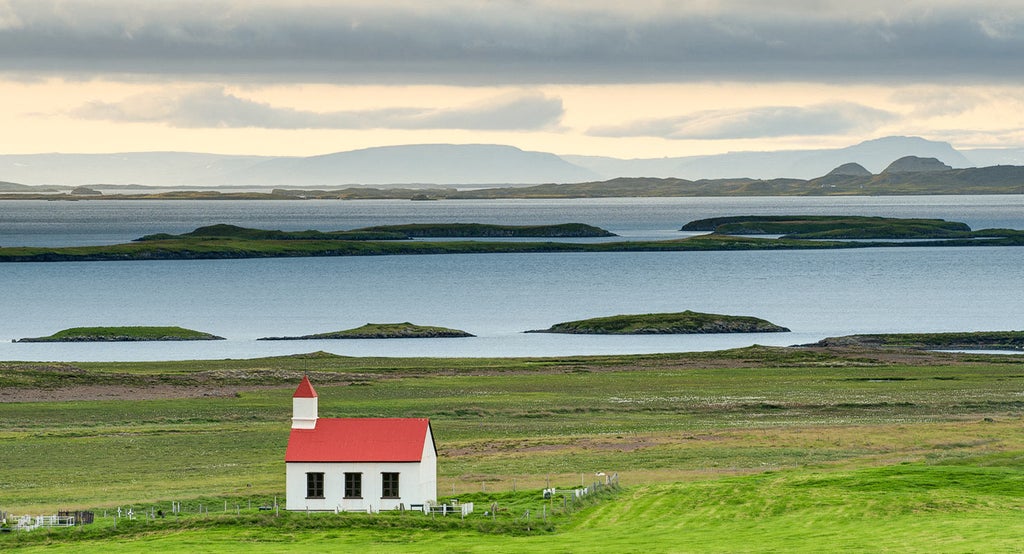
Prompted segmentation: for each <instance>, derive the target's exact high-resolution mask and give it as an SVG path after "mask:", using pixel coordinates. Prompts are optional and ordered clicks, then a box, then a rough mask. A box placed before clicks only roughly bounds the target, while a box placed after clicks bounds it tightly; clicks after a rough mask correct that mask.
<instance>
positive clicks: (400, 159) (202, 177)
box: [0, 137, 1024, 188]
mask: <svg viewBox="0 0 1024 554" xmlns="http://www.w3.org/2000/svg"><path fill="white" fill-rule="evenodd" d="M972 152H973V151H971V150H967V151H964V152H961V151H958V150H956V149H955V148H953V147H952V146H951V145H950V144H949V143H946V142H937V141H930V140H926V139H923V138H920V137H883V138H879V139H873V140H868V141H864V142H861V143H858V144H855V145H851V146H848V147H845V148H833V149H813V150H783V151H775V152H751V151H747V152H729V153H725V154H716V155H705V156H682V157H674V158H651V159H632V160H630V159H619V158H611V157H602V156H574V155H562V156H558V155H555V154H552V153H549V152H536V151H527V150H522V149H519V148H516V147H514V146H507V145H500V144H411V145H397V146H378V147H372V148H364V149H358V150H349V151H343V152H333V153H328V154H321V155H317V156H308V157H297V156H249V155H221V154H208V153H198V152H166V151H165V152H122V153H111V154H63V153H49V154H8V155H0V181H5V182H10V183H12V184H18V183H23V184H29V185H62V186H68V187H73V186H82V185H117V186H127V185H147V186H158V187H232V186H234V187H238V186H274V187H313V188H323V187H340V186H357V185H360V186H361V185H366V186H384V185H416V186H418V187H430V186H506V185H536V184H547V183H574V182H592V181H596V180H608V179H613V178H618V177H652V178H667V177H671V178H678V179H690V180H697V179H722V178H730V179H739V178H750V179H775V178H795V179H813V178H817V177H819V176H822V175H826V174H827V173H828V172H829V171H831V170H833V169H835V168H837V167H839V166H842V165H844V164H850V163H856V164H858V165H861V166H862V167H864V168H866V169H867V170H869V171H870V172H872V173H876V174H877V173H880V172H881V171H882V170H883V169H884V168H885V167H886V165H887V164H889V163H891V162H892V161H893V160H896V159H898V158H901V157H905V156H917V157H921V158H936V159H938V160H940V161H941V162H942V163H944V164H946V165H949V166H951V167H953V168H966V167H972V166H977V165H1001V164H1011V165H1020V164H1024V149H1013V148H1009V149H1004V151H999V150H996V149H978V150H977V156H978V158H979V159H982V160H984V161H985V164H977V163H975V162H973V161H972V159H971V158H970V156H971V153H972Z"/></svg>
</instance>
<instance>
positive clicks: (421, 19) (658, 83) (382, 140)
mask: <svg viewBox="0 0 1024 554" xmlns="http://www.w3.org/2000/svg"><path fill="white" fill-rule="evenodd" d="M1020 2H1021V0H978V1H976V2H962V1H956V0H906V1H904V2H892V1H886V0H862V1H860V2H856V3H850V2H845V1H839V0H776V1H773V2H755V1H753V0H705V1H701V2H664V1H661V0H640V1H639V2H628V3H623V2H611V1H607V0H595V1H591V2H578V1H572V0H529V1H525V2H524V1H522V0H488V1H487V2H481V1H480V0H436V1H432V2H419V1H411V0H410V1H407V0H397V1H393V2H377V1H373V2H371V1H368V0H330V1H327V0H259V1H258V2H257V1H252V0H201V1H200V0H161V1H159V2H138V1H134V0H0V100H2V102H0V126H2V129H3V130H4V131H5V132H4V133H0V154H5V153H6V154H12V153H36V152H56V151H59V152H94V153H95V152H119V151H155V150H174V151H200V152H216V153H231V154H264V155H312V154H324V153H330V152H337V151H344V150H352V149H359V148H367V147H373V146H383V145H397V144H416V143H462V144H465V143H493V144H507V145H512V146H517V147H519V148H522V149H525V150H540V151H548V152H553V153H556V154H584V155H586V154H590V155H604V156H615V157H621V158H633V157H662V156H687V155H698V154H711V153H720V152H726V151H737V150H778V149H792V148H801V149H802V148H820V147H841V146H846V145H850V144H854V143H857V142H860V141H863V140H867V139H873V138H879V137H883V136H892V135H912V136H921V137H924V138H927V139H932V140H944V141H948V142H950V143H951V144H953V146H955V147H958V148H972V147H982V146H992V147H1015V148H1020V147H1022V146H1024V115H1022V114H1024V93H1022V92H1021V91H1022V90H1024V87H1022V86H1021V85H1022V83H1021V80H1022V79H1024V72H1022V65H1021V63H1022V62H1021V60H1024V11H1022V10H1021V9H1020V8H1021V5H1020Z"/></svg>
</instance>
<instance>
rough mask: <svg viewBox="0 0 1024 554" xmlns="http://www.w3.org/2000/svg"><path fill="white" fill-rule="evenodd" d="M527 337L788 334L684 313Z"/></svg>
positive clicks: (622, 318) (555, 328)
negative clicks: (557, 334)
mask: <svg viewBox="0 0 1024 554" xmlns="http://www.w3.org/2000/svg"><path fill="white" fill-rule="evenodd" d="M526 332H527V333H568V334H578V335H670V334H687V335H690V334H712V333H788V332H789V329H787V328H785V327H780V326H778V325H775V324H774V323H771V322H769V321H765V320H763V319H760V318H757V317H750V316H734V315H720V314H705V313H700V312H692V311H689V310H687V311H685V312H679V313H664V314H639V315H616V316H611V317H595V318H593V319H583V320H579V321H567V322H564V323H557V324H555V325H552V326H551V327H549V328H547V329H537V330H532V331H526Z"/></svg>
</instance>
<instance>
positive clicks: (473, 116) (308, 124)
mask: <svg viewBox="0 0 1024 554" xmlns="http://www.w3.org/2000/svg"><path fill="white" fill-rule="evenodd" d="M563 111H564V110H563V108H562V101H561V99H559V98H552V97H549V96H545V95H543V94H540V93H533V92H523V93H513V94H508V95H503V96H500V97H498V98H493V99H491V100H488V101H486V102H482V103H479V104H476V105H471V106H465V107H460V108H451V109H429V108H387V109H377V110H354V111H335V112H311V111H305V110H295V109H292V108H281V107H274V106H272V105H270V104H266V103H263V102H256V101H253V100H249V99H246V98H240V97H238V96H235V95H233V94H230V93H228V92H226V91H225V90H224V89H222V88H220V87H206V88H201V89H197V90H189V91H185V92H181V93H173V94H163V95H161V94H143V95H138V96H135V97H132V98H128V99H127V100H124V101H121V102H90V103H88V104H85V105H83V106H81V107H79V108H77V109H75V110H73V111H71V112H70V115H72V116H73V117H78V118H82V119H99V120H108V121H127V122H159V123H166V124H168V125H171V126H174V127H192V128H206V127H259V128H266V129H470V130H535V129H543V128H550V127H553V126H555V125H557V124H558V122H559V121H560V120H561V117H562V114H563Z"/></svg>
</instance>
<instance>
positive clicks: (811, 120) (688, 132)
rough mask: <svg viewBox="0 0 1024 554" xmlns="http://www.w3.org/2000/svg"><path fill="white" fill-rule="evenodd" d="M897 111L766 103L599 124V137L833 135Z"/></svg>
mask: <svg viewBox="0 0 1024 554" xmlns="http://www.w3.org/2000/svg"><path fill="white" fill-rule="evenodd" d="M896 117H897V116H896V115H895V114H892V113H889V112H886V111H883V110H877V109H874V108H869V107H867V106H862V105H859V104H853V103H848V102H840V103H831V104H819V105H816V106H807V107H795V106H763V107H758V108H753V109H743V110H709V111H701V112H696V113H693V114H688V115H683V116H679V117H669V118H659V119H650V120H643V121H633V122H629V123H626V124H623V125H615V126H608V127H596V128H593V129H591V130H590V131H589V134H591V135H594V136H606V137H659V138H667V139H705V140H719V139H746V138H766V137H783V136H806V135H833V134H843V133H850V132H866V131H872V130H874V129H875V128H876V127H877V126H879V125H881V124H883V123H886V122H889V121H892V120H893V119H895V118H896Z"/></svg>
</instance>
